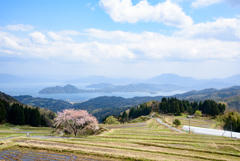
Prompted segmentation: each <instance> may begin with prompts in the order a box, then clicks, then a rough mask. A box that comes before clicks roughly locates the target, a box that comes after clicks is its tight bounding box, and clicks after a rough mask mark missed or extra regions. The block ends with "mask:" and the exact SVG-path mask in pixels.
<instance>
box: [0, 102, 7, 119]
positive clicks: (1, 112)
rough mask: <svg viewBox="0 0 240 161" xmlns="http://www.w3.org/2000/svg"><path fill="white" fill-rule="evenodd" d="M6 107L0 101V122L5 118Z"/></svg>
mask: <svg viewBox="0 0 240 161" xmlns="http://www.w3.org/2000/svg"><path fill="white" fill-rule="evenodd" d="M6 113H7V112H6V109H5V107H4V104H3V103H2V102H0V123H1V122H2V121H3V120H4V119H5V118H6Z"/></svg>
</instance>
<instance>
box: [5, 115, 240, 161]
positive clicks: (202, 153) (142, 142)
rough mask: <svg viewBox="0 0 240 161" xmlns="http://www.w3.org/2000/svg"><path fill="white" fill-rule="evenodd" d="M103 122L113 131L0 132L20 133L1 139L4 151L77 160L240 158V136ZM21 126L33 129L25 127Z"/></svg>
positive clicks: (152, 123) (153, 123)
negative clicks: (61, 134) (83, 134)
mask: <svg viewBox="0 0 240 161" xmlns="http://www.w3.org/2000/svg"><path fill="white" fill-rule="evenodd" d="M100 126H101V127H104V128H107V129H108V130H109V131H108V132H104V133H102V134H100V135H94V136H89V137H87V138H71V139H65V138H51V139H37V138H27V137H24V136H21V135H19V134H16V133H11V134H9V133H0V139H1V137H7V136H9V135H16V136H15V137H14V138H9V139H7V140H0V142H1V143H0V144H1V145H0V151H3V150H9V149H16V148H17V149H19V150H24V151H25V152H26V151H35V152H36V151H42V152H44V153H46V154H48V153H54V154H61V155H65V156H70V155H71V157H75V158H76V160H89V159H92V160H184V161H186V160H187V161H188V160H189V161H192V160H234V161H235V160H240V140H233V139H230V138H226V137H215V136H206V135H194V134H190V135H189V134H187V133H186V134H180V133H177V132H173V131H170V130H169V129H167V128H165V127H163V126H162V125H160V124H159V123H158V122H156V120H155V119H150V120H148V121H145V122H140V123H128V124H120V125H100ZM26 128H27V127H26ZM2 129H3V130H5V131H8V130H9V129H4V128H0V132H1V131H2ZM19 129H21V130H29V129H28V128H27V129H25V128H24V127H23V128H20V127H19ZM10 130H11V129H10ZM31 131H33V130H32V129H31ZM39 131H40V132H37V130H36V133H38V134H40V133H42V134H46V133H45V132H47V130H45V129H42V128H41V129H40V130H39ZM50 131H51V130H49V131H48V132H49V134H50ZM8 132H9V131H8ZM0 157H1V154H0ZM0 160H1V159H0Z"/></svg>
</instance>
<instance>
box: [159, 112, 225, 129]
mask: <svg viewBox="0 0 240 161" xmlns="http://www.w3.org/2000/svg"><path fill="white" fill-rule="evenodd" d="M154 117H157V118H161V119H163V121H164V122H165V123H168V124H169V125H172V126H174V125H173V120H174V119H179V120H180V121H181V125H180V126H179V127H178V129H182V127H183V125H187V126H188V125H189V119H188V118H187V115H185V114H183V115H182V116H168V115H163V114H155V115H154ZM190 126H196V127H203V128H211V129H222V127H223V125H222V124H221V123H220V122H217V121H216V120H214V119H211V118H207V117H204V118H202V117H195V118H192V119H190Z"/></svg>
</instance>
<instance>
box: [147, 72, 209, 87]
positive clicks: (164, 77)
mask: <svg viewBox="0 0 240 161" xmlns="http://www.w3.org/2000/svg"><path fill="white" fill-rule="evenodd" d="M144 82H145V83H151V84H172V85H176V86H184V87H187V86H193V85H196V84H201V83H205V81H204V80H197V79H194V78H191V77H182V76H178V75H176V74H161V75H159V76H156V77H153V78H150V79H147V80H145V81H144Z"/></svg>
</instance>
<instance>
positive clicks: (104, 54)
mask: <svg viewBox="0 0 240 161" xmlns="http://www.w3.org/2000/svg"><path fill="white" fill-rule="evenodd" d="M85 34H86V35H89V36H90V37H91V38H92V39H93V41H91V42H84V43H73V42H64V41H47V40H46V37H45V35H43V34H42V33H40V32H34V33H32V34H29V37H31V41H30V40H29V39H28V38H24V39H22V38H21V39H20V38H17V37H15V36H13V35H11V34H9V33H5V32H0V54H1V55H2V56H4V55H5V56H8V55H11V56H15V57H21V58H29V59H31V58H40V59H43V60H54V61H59V62H66V61H70V62H100V63H104V62H109V61H110V62H128V61H131V62H142V61H144V62H153V61H163V62H173V61H175V62H181V61H185V62H188V61H203V60H217V61H219V60H221V61H236V60H237V61H239V60H240V42H239V41H222V40H217V39H207V40H206V39H202V38H201V39H200V38H199V39H193V38H192V37H180V36H164V35H162V34H159V33H155V32H142V33H131V32H123V31H102V30H98V29H88V30H86V33H85ZM96 38H98V39H103V40H104V42H105V43H101V42H103V41H101V40H98V41H96V40H95V39H96ZM108 41H109V42H108Z"/></svg>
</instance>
